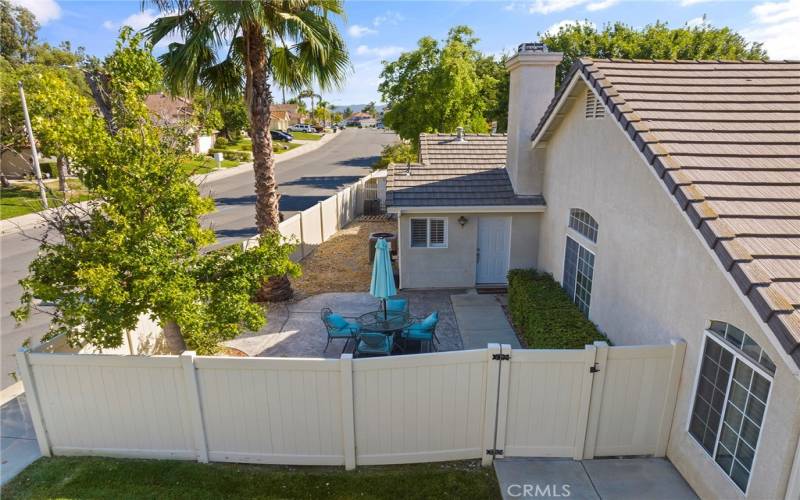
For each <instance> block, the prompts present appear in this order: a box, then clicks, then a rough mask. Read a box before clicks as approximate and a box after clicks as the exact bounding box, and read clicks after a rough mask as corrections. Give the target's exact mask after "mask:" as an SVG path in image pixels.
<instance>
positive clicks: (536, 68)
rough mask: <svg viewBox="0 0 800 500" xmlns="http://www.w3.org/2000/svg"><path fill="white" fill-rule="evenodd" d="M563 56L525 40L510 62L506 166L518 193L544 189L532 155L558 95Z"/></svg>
mask: <svg viewBox="0 0 800 500" xmlns="http://www.w3.org/2000/svg"><path fill="white" fill-rule="evenodd" d="M562 57H563V54H562V53H560V52H548V50H547V48H546V47H545V46H544V44H541V43H523V44H520V46H519V47H518V48H517V53H516V54H515V55H514V56H513V57H512V58H511V59H509V60H508V62H507V63H506V67H507V68H508V71H509V73H510V85H511V88H510V90H509V97H508V152H507V154H506V168H507V169H508V175H509V177H510V178H511V183H512V184H513V185H514V191H515V192H516V193H517V194H522V195H535V194H541V193H542V172H541V169H540V168H535V166H534V165H533V161H532V160H533V158H532V157H531V156H532V152H531V147H530V146H531V134H532V133H533V131H534V130H535V129H536V126H537V125H538V124H539V120H540V119H541V118H542V115H544V112H545V110H547V106H548V105H549V104H550V101H551V100H552V99H553V95H555V83H556V66H558V64H559V63H560V62H561V58H562Z"/></svg>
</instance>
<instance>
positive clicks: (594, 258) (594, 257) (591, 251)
mask: <svg viewBox="0 0 800 500" xmlns="http://www.w3.org/2000/svg"><path fill="white" fill-rule="evenodd" d="M567 229H569V230H571V231H572V232H573V233H575V234H577V235H579V236H580V237H581V238H583V240H585V241H587V242H590V243H591V240H589V239H588V238H586V237H585V236H583V235H582V234H580V233H579V232H577V231H575V230H574V229H572V228H567ZM566 236H567V238H566V239H570V240H572V241H573V242H574V243H575V244H576V245H578V247H579V249H578V255H577V256H576V258H577V259H578V261H576V263H575V283H573V285H572V286H573V292H572V296H571V297H570V300H571V301H572V303H573V304H575V306H576V307H578V309H579V310H580V311H581V313H583V310H582V309H580V306H578V303H577V302H576V301H575V294H576V293H577V290H578V264H579V263H580V249H581V248H582V249H583V250H585V251H586V252H587V253H589V254H591V255H592V277H591V281H592V290H594V270H595V267H596V264H597V252H596V251H595V248H590V247H589V246H588V245H586V244H584V243H582V242H581V241H579V240H578V239H577V238H575V237H573V236H572V235H571V234H569V233H567V235H566ZM566 239H565V240H564V259H563V261H564V268H563V269H562V270H561V288H563V289H564V291H567V289H566V282H565V281H564V278H565V274H566V272H567V266H566V260H567V241H566ZM591 307H592V291H589V307H588V308H587V310H586V312H585V313H584V314H585V315H586V317H587V318H588V317H589V311H590V310H591Z"/></svg>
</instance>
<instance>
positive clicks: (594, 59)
mask: <svg viewBox="0 0 800 500" xmlns="http://www.w3.org/2000/svg"><path fill="white" fill-rule="evenodd" d="M578 60H579V61H580V62H582V63H583V64H591V63H597V62H613V63H628V64H798V63H800V59H628V58H618V57H580V58H579V59H578Z"/></svg>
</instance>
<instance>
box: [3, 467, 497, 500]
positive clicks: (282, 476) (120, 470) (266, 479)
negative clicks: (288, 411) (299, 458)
mask: <svg viewBox="0 0 800 500" xmlns="http://www.w3.org/2000/svg"><path fill="white" fill-rule="evenodd" d="M2 496H3V498H9V499H11V498H15V499H16V498H20V499H22V498H158V499H171V498H187V499H193V500H195V499H203V498H304V499H317V498H339V499H345V498H346V499H350V498H366V499H369V498H392V499H394V498H458V499H470V498H476V499H477V498H480V499H493V498H500V491H499V488H498V485H497V481H496V479H495V475H494V470H493V469H492V468H484V467H481V465H480V462H479V461H464V462H447V463H437V464H418V465H398V466H382V467H359V468H358V469H357V470H355V471H350V472H347V471H345V470H344V468H341V467H338V468H332V467H288V466H266V465H263V466H262V465H240V464H209V465H206V464H198V463H195V462H178V461H166V460H120V459H110V458H88V457H87V458H84V457H80V458H79V457H70V458H65V457H61V458H41V459H39V460H37V461H36V462H34V464H33V465H31V466H30V467H28V468H27V469H25V470H24V471H23V472H22V473H21V474H20V475H19V476H17V477H16V478H14V480H12V481H11V482H10V483H9V484H7V485H6V486H4V487H3V490H2Z"/></svg>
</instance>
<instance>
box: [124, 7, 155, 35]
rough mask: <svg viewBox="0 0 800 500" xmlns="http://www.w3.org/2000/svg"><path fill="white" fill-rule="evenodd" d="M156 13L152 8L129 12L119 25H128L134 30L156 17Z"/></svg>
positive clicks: (145, 25) (143, 26)
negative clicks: (133, 12)
mask: <svg viewBox="0 0 800 500" xmlns="http://www.w3.org/2000/svg"><path fill="white" fill-rule="evenodd" d="M158 17H159V15H158V13H157V12H156V11H155V10H153V9H145V10H143V11H142V12H137V13H135V14H131V15H130V16H128V17H126V18H125V19H123V20H122V22H121V23H120V25H122V26H130V27H131V28H133V29H135V30H140V29H142V28H145V27H147V26H148V25H149V24H150V23H152V22H153V21H155V20H156V19H158Z"/></svg>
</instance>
